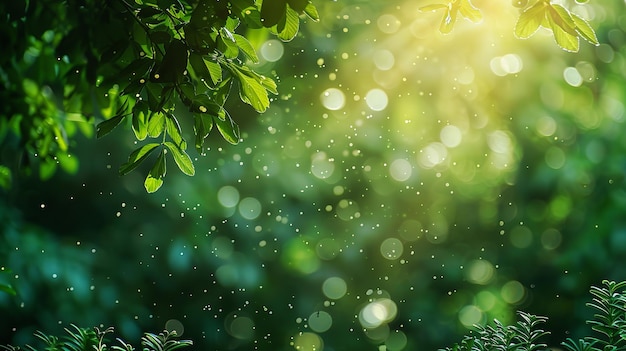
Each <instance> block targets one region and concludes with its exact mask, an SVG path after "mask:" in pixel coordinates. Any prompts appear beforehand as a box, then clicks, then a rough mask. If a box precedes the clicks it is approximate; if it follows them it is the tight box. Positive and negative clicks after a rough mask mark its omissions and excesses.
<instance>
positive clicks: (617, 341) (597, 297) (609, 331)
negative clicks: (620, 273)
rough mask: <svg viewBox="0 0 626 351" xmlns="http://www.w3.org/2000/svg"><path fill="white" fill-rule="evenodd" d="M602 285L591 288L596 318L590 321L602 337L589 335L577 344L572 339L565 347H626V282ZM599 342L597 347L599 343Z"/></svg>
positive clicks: (581, 350)
mask: <svg viewBox="0 0 626 351" xmlns="http://www.w3.org/2000/svg"><path fill="white" fill-rule="evenodd" d="M602 284H603V285H604V286H602V287H595V286H593V287H591V290H590V292H591V295H593V299H592V301H591V302H589V303H587V306H589V307H591V308H593V309H594V310H595V313H594V315H593V317H594V319H592V320H589V321H587V323H588V324H589V325H591V329H593V330H594V331H596V332H598V333H600V336H599V337H586V338H584V339H580V340H578V343H576V342H575V341H574V340H572V339H568V340H567V341H566V342H565V343H563V346H565V347H566V348H568V349H569V350H571V351H602V350H614V351H617V350H626V339H625V338H624V337H625V336H626V290H625V289H624V288H625V287H626V281H622V282H619V283H616V282H614V281H609V280H604V281H603V282H602ZM596 345H597V346H596Z"/></svg>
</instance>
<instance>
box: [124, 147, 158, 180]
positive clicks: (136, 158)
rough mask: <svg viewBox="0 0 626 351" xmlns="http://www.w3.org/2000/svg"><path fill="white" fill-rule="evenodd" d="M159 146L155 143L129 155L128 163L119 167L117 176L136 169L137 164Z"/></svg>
mask: <svg viewBox="0 0 626 351" xmlns="http://www.w3.org/2000/svg"><path fill="white" fill-rule="evenodd" d="M159 145H160V144H157V143H150V144H146V145H143V146H141V147H139V148H137V149H135V150H134V151H133V152H131V153H130V156H128V161H126V163H124V164H122V165H121V166H120V169H119V174H120V175H126V174H128V173H130V172H131V171H132V170H134V169H135V168H137V166H139V164H141V162H143V161H144V160H145V159H146V158H147V157H148V156H149V155H150V154H151V153H152V151H154V149H155V148H156V147H157V146H159Z"/></svg>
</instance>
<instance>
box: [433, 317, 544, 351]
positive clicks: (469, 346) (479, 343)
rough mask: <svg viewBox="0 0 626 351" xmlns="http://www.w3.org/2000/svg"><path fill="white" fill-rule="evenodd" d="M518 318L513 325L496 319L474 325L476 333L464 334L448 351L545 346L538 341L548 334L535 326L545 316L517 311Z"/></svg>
mask: <svg viewBox="0 0 626 351" xmlns="http://www.w3.org/2000/svg"><path fill="white" fill-rule="evenodd" d="M518 316H519V317H520V320H519V321H518V322H517V324H515V325H508V326H504V325H503V324H502V323H500V321H498V320H497V319H496V320H494V324H493V325H486V326H481V325H478V326H476V331H475V332H474V333H475V334H476V335H471V336H465V337H464V339H463V340H462V341H461V342H460V343H457V344H455V345H454V346H452V347H448V348H445V349H443V350H448V351H483V350H484V351H487V350H499V351H534V350H539V349H542V348H545V347H546V344H543V343H539V342H538V340H539V338H541V337H542V336H545V335H547V334H549V332H546V331H544V330H542V329H539V328H537V325H538V324H541V323H545V322H546V320H547V318H546V317H540V316H535V315H533V314H529V313H526V312H518Z"/></svg>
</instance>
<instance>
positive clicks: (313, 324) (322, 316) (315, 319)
mask: <svg viewBox="0 0 626 351" xmlns="http://www.w3.org/2000/svg"><path fill="white" fill-rule="evenodd" d="M332 325H333V317H332V316H331V315H330V314H329V313H328V312H325V311H317V312H313V313H312V314H311V315H310V316H309V328H311V330H313V331H314V332H317V333H323V332H325V331H327V330H328V329H330V327H331V326H332Z"/></svg>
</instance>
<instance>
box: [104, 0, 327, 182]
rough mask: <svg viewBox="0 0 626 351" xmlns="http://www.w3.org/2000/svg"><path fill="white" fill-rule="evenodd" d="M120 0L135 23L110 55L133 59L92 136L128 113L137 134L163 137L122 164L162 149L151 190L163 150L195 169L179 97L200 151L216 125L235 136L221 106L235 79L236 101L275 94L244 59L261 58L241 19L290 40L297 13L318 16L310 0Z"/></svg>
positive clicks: (254, 101)
mask: <svg viewBox="0 0 626 351" xmlns="http://www.w3.org/2000/svg"><path fill="white" fill-rule="evenodd" d="M121 3H122V4H123V6H124V10H125V11H126V13H127V14H129V15H130V16H131V17H132V19H133V20H134V22H135V24H134V25H133V31H132V36H131V39H130V42H127V41H126V40H122V41H121V42H120V43H115V45H113V46H112V47H111V48H110V50H112V51H111V52H110V55H112V56H116V55H119V57H124V56H125V55H127V56H128V57H127V58H125V59H124V60H127V61H129V62H130V63H129V64H128V65H127V67H126V68H125V69H124V71H123V73H122V76H123V81H122V83H121V87H122V88H121V90H120V92H119V95H120V98H119V100H120V102H121V106H120V107H119V108H118V110H117V113H116V114H115V116H113V117H112V118H110V119H108V120H106V121H104V122H101V123H99V124H98V126H97V137H102V136H104V135H106V134H108V133H109V132H110V131H111V130H112V129H113V128H115V127H116V126H117V125H119V124H120V123H121V122H122V120H124V119H126V118H130V119H131V121H132V130H133V132H134V134H135V137H136V138H137V140H139V141H143V140H145V139H147V138H153V139H160V140H159V141H158V142H151V143H147V144H145V145H143V146H140V147H139V148H137V149H136V150H135V151H133V152H132V153H131V154H130V156H129V159H128V162H126V163H125V164H123V165H122V166H121V167H120V174H122V175H124V174H126V173H128V172H130V171H132V170H133V169H135V168H136V167H137V166H138V165H139V164H140V163H141V162H143V161H144V160H145V159H146V158H147V157H148V156H149V155H150V154H151V153H152V152H154V151H155V150H159V153H158V156H157V159H156V162H155V163H154V165H153V166H152V168H151V169H150V171H149V173H148V175H147V177H146V180H145V182H144V185H145V188H146V190H147V191H148V192H154V191H156V190H158V189H159V188H160V187H161V185H162V184H163V178H164V177H165V175H166V158H165V155H166V152H169V153H170V154H171V155H172V156H173V159H174V161H175V163H176V165H177V166H178V168H179V169H180V170H181V171H182V172H183V173H185V174H187V175H190V176H191V175H194V173H195V170H194V166H193V162H192V160H191V158H190V157H189V155H188V154H187V151H186V149H187V142H186V140H185V139H184V138H183V135H182V131H181V127H180V124H179V121H178V118H177V117H176V115H175V114H174V113H175V104H176V103H177V102H182V104H183V105H184V106H185V107H186V108H187V110H188V111H189V112H190V113H191V114H192V115H193V120H194V123H193V125H194V134H195V143H194V144H195V148H196V150H197V151H198V152H199V153H202V152H203V145H204V139H205V138H206V137H207V136H208V135H209V133H210V132H211V130H212V129H213V127H214V126H215V127H217V129H218V130H219V132H220V133H221V135H222V136H223V137H224V139H226V140H227V141H228V142H230V143H232V144H237V143H238V142H239V139H240V135H239V127H238V125H237V123H236V122H235V121H234V119H233V118H232V117H231V115H230V114H229V112H228V111H227V110H226V109H225V108H224V105H225V103H226V100H227V99H228V96H229V93H230V90H231V87H232V85H233V83H234V82H235V81H236V82H237V84H238V86H239V97H240V98H241V100H242V101H243V102H245V103H247V104H249V105H250V106H252V107H253V108H254V109H255V110H256V111H258V112H263V111H265V110H266V109H267V108H268V107H269V104H270V99H269V96H268V93H272V94H277V93H278V92H277V89H276V83H275V82H274V81H273V80H272V79H271V78H268V77H265V76H263V75H260V74H258V73H256V72H255V71H253V70H252V69H250V68H249V67H248V66H247V65H246V63H247V62H253V63H256V62H258V57H257V55H256V52H255V49H254V48H253V46H252V44H251V43H250V42H249V41H248V40H247V39H246V38H245V37H244V36H243V35H240V34H238V33H237V30H238V27H239V25H240V24H242V23H244V24H245V25H246V26H247V27H248V28H263V27H266V28H269V30H270V31H271V32H272V33H274V34H276V35H277V36H278V37H279V38H280V39H282V40H285V41H287V40H291V39H292V38H294V37H295V35H296V34H297V32H298V28H299V21H300V18H299V16H300V14H306V15H308V16H309V17H310V18H312V19H314V20H317V19H318V15H317V11H316V9H315V7H314V6H313V5H312V4H311V3H310V2H309V1H308V0H289V1H286V0H283V1H265V2H262V1H254V0H230V1H222V2H213V1H199V2H198V3H197V4H194V5H195V6H192V4H184V3H183V2H182V1H177V2H176V3H174V4H172V5H170V6H162V5H159V4H160V2H157V3H156V4H155V3H151V2H149V1H145V2H143V3H141V2H140V4H139V5H138V6H131V4H129V3H128V2H126V1H125V0H121ZM124 47H128V49H126V50H124V49H123V48H124Z"/></svg>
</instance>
